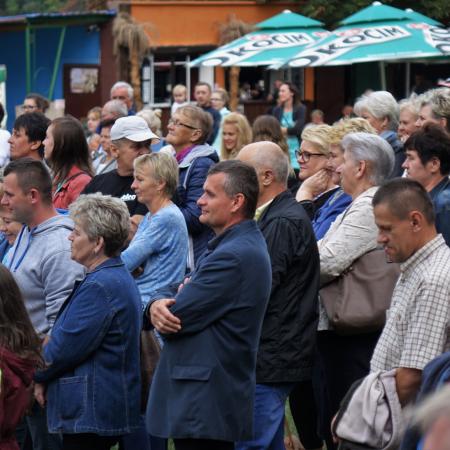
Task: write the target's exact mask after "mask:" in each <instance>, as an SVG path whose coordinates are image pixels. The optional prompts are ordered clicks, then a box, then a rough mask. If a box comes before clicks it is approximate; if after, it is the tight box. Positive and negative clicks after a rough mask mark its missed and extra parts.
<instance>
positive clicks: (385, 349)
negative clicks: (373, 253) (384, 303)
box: [370, 235, 450, 371]
mask: <svg viewBox="0 0 450 450" xmlns="http://www.w3.org/2000/svg"><path fill="white" fill-rule="evenodd" d="M400 269H401V275H400V278H399V280H398V282H397V285H396V286H395V289H394V293H393V294H392V304H391V308H390V310H389V311H388V318H387V322H386V325H385V327H384V329H383V333H382V334H381V337H380V339H379V341H378V344H377V346H376V348H375V351H374V354H373V357H372V361H371V363H370V365H371V370H372V371H375V370H390V369H393V368H396V367H406V368H412V369H419V370H422V369H423V368H424V367H425V365H426V364H428V363H429V362H430V361H431V360H432V359H434V358H435V357H436V356H438V355H440V354H441V353H443V352H445V351H447V350H448V349H449V348H450V248H448V247H447V245H446V244H445V241H444V239H443V238H442V235H438V236H437V237H435V238H434V239H433V240H431V241H430V242H428V243H427V244H426V245H424V246H423V247H422V248H421V249H420V250H418V251H417V252H416V253H414V254H413V255H412V256H411V257H410V258H409V259H408V260H407V261H405V262H404V263H403V264H401V266H400Z"/></svg>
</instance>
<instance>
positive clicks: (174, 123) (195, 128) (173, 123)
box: [169, 119, 198, 130]
mask: <svg viewBox="0 0 450 450" xmlns="http://www.w3.org/2000/svg"><path fill="white" fill-rule="evenodd" d="M169 125H173V126H174V127H185V128H189V129H190V130H198V127H193V126H192V125H188V124H187V123H183V122H180V121H179V120H174V119H170V120H169Z"/></svg>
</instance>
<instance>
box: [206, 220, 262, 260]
mask: <svg viewBox="0 0 450 450" xmlns="http://www.w3.org/2000/svg"><path fill="white" fill-rule="evenodd" d="M255 227H256V223H255V221H254V220H253V219H245V220H243V221H242V222H239V223H236V224H234V225H232V226H231V227H228V228H227V229H226V230H225V231H224V232H223V233H221V234H219V235H218V236H216V237H214V238H212V239H211V240H210V241H209V242H208V250H209V251H210V252H211V251H213V250H214V249H216V248H217V247H218V246H219V244H220V243H221V242H222V241H223V240H225V239H228V238H231V237H233V236H234V235H236V234H241V233H243V232H244V231H246V230H250V229H251V228H255Z"/></svg>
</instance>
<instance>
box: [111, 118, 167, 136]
mask: <svg viewBox="0 0 450 450" xmlns="http://www.w3.org/2000/svg"><path fill="white" fill-rule="evenodd" d="M119 139H128V140H130V141H133V142H144V141H150V140H153V139H159V138H158V136H156V134H154V133H152V131H151V130H150V128H149V127H148V125H147V122H146V121H145V120H144V119H143V118H142V117H139V116H127V117H120V118H119V119H117V120H116V121H115V123H114V125H113V127H112V128H111V141H118V140H119Z"/></svg>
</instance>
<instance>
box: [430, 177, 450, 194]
mask: <svg viewBox="0 0 450 450" xmlns="http://www.w3.org/2000/svg"><path fill="white" fill-rule="evenodd" d="M448 186H450V179H449V177H448V176H447V175H446V176H445V177H444V178H442V180H441V181H439V183H438V184H437V185H436V186H435V187H434V188H433V189H431V191H430V192H429V193H428V195H429V196H430V197H431V198H435V197H436V196H437V195H438V194H440V193H441V192H442V191H443V190H444V189H447V187H448Z"/></svg>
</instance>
